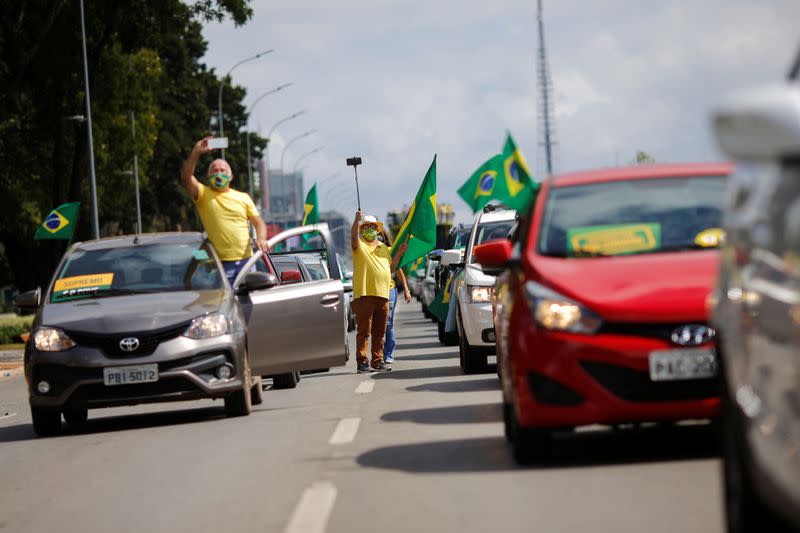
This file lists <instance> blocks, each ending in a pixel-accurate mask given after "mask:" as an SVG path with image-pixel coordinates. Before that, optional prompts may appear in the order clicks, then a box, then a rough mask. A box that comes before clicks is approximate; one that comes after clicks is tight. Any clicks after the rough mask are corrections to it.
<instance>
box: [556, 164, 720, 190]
mask: <svg viewBox="0 0 800 533" xmlns="http://www.w3.org/2000/svg"><path fill="white" fill-rule="evenodd" d="M732 171H733V164H731V163H675V164H653V165H630V166H627V167H612V168H601V169H596V170H587V171H582V172H571V173H568V174H561V175H558V176H555V177H552V178H550V180H551V184H552V186H553V187H570V186H573V185H588V184H591V183H602V182H608V181H629V180H638V179H652V178H669V177H676V178H677V177H690V176H727V175H728V174H730V173H731V172H732Z"/></svg>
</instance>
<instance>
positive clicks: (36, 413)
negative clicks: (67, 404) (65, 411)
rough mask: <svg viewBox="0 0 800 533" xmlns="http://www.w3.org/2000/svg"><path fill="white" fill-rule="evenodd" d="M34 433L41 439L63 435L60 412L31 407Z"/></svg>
mask: <svg viewBox="0 0 800 533" xmlns="http://www.w3.org/2000/svg"><path fill="white" fill-rule="evenodd" d="M31 418H32V419H33V432H34V433H36V434H37V435H38V436H40V437H50V436H52V435H58V434H59V433H61V413H59V412H58V411H42V410H41V409H39V408H38V407H31Z"/></svg>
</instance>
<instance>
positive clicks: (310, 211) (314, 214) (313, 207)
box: [301, 183, 319, 226]
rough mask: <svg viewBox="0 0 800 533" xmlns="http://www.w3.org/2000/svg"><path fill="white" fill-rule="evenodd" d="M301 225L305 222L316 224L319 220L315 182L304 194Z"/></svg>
mask: <svg viewBox="0 0 800 533" xmlns="http://www.w3.org/2000/svg"><path fill="white" fill-rule="evenodd" d="M304 209H305V214H304V215H303V223H302V224H301V225H302V226H305V225H306V224H316V223H317V222H319V205H317V184H316V183H315V184H314V185H313V186H312V187H311V190H310V191H308V194H307V195H306V203H305V206H304Z"/></svg>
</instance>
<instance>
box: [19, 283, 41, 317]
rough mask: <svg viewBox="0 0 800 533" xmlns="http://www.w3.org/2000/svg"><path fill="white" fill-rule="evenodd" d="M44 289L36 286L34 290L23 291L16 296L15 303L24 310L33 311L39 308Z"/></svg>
mask: <svg viewBox="0 0 800 533" xmlns="http://www.w3.org/2000/svg"><path fill="white" fill-rule="evenodd" d="M41 300H42V289H41V288H40V287H36V288H35V289H34V290H32V291H28V292H23V293H20V294H18V295H17V297H16V298H14V305H16V306H17V307H19V308H20V309H22V310H24V311H32V310H34V309H37V308H38V307H39V305H41V303H42V301H41Z"/></svg>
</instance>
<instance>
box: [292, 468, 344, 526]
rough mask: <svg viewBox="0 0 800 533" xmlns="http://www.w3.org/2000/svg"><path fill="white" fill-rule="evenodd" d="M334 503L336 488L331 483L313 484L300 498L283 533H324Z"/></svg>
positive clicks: (319, 482) (320, 482) (318, 482)
mask: <svg viewBox="0 0 800 533" xmlns="http://www.w3.org/2000/svg"><path fill="white" fill-rule="evenodd" d="M335 501H336V487H335V486H334V484H333V483H331V482H330V481H317V482H315V483H313V484H312V485H311V486H310V487H308V488H307V489H306V490H305V491H303V495H302V496H300V501H299V502H297V506H296V507H295V508H294V511H293V512H292V516H291V517H290V518H289V523H288V524H286V529H284V530H283V531H284V533H324V531H325V528H326V526H327V525H328V518H329V517H330V515H331V511H333V503H334V502H335Z"/></svg>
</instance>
